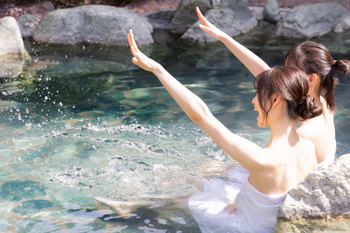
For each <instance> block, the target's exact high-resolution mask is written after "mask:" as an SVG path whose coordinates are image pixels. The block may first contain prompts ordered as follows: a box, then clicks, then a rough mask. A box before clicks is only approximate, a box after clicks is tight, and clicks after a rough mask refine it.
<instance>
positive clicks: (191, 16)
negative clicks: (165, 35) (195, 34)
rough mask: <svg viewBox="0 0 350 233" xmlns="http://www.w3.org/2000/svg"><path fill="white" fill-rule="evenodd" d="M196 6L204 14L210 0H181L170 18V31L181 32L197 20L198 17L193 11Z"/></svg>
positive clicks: (208, 7) (209, 4)
mask: <svg viewBox="0 0 350 233" xmlns="http://www.w3.org/2000/svg"><path fill="white" fill-rule="evenodd" d="M197 6H198V7H199V9H200V10H201V12H202V13H203V14H205V12H207V11H208V10H209V9H210V8H211V7H212V4H211V1H210V0H182V1H181V2H180V5H179V7H178V9H177V10H176V12H175V15H174V18H173V19H172V22H171V24H172V29H171V32H173V33H179V34H182V33H184V32H186V30H187V29H188V28H190V27H191V26H192V25H193V24H194V23H195V22H197V20H198V17H197V14H196V11H195V10H196V7H197Z"/></svg>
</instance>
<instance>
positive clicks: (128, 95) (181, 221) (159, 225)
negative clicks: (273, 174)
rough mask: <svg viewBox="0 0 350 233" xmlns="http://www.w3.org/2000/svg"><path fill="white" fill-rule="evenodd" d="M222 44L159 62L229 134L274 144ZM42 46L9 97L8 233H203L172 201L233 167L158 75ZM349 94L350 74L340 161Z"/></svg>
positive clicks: (117, 59)
mask: <svg viewBox="0 0 350 233" xmlns="http://www.w3.org/2000/svg"><path fill="white" fill-rule="evenodd" d="M215 46H217V47H215V48H214V47H208V48H207V50H204V49H198V48H195V49H194V48H185V47H182V46H179V45H175V46H174V47H173V48H172V50H171V51H170V52H169V49H162V48H154V50H153V51H156V52H153V54H151V55H152V57H158V58H159V59H161V60H162V61H163V64H165V66H166V67H167V68H168V69H169V70H170V72H171V73H173V74H174V75H175V76H176V77H177V78H178V79H179V81H181V82H182V83H183V84H185V85H186V86H187V87H188V88H189V89H191V90H192V91H194V92H195V93H196V94H198V95H199V96H200V97H201V98H202V99H203V100H204V101H205V102H206V103H207V104H208V106H209V108H210V109H211V110H212V112H213V113H214V114H215V115H216V116H217V117H218V118H219V120H221V121H222V122H223V123H224V124H225V125H226V126H227V127H229V128H230V129H231V130H233V131H234V132H236V133H238V134H240V135H242V136H244V137H246V138H248V139H251V140H253V141H255V142H257V143H258V144H260V145H262V146H263V145H265V144H266V142H267V139H268V138H269V134H268V129H258V128H257V127H256V119H255V117H256V114H255V113H254V112H253V111H252V110H253V106H252V105H251V99H252V98H253V97H254V95H255V90H254V89H253V85H252V80H253V79H252V75H250V74H249V72H248V71H247V70H246V69H245V68H244V67H243V66H242V65H241V64H240V63H239V62H238V61H237V60H236V59H234V58H233V57H232V55H230V53H228V52H227V51H226V52H225V48H223V47H220V46H219V45H215ZM32 49H33V50H32V54H31V55H32V58H33V64H32V65H31V66H30V67H29V68H28V69H27V70H25V71H23V72H22V74H21V75H20V76H19V77H18V78H17V79H15V80H5V82H4V84H3V85H2V89H1V91H2V94H1V102H0V112H1V114H0V128H1V132H2V134H1V135H0V144H1V145H2V146H1V147H0V157H1V159H0V184H1V188H0V202H1V205H0V231H9V232H52V231H56V230H58V229H61V230H62V231H65V230H66V231H69V232H94V231H96V232H102V231H105V230H108V231H109V232H119V231H126V232H158V231H159V232H176V231H184V232H186V231H187V232H198V231H199V230H198V227H197V224H196V223H195V221H194V220H193V218H192V216H191V215H190V214H188V212H187V211H186V209H181V208H178V209H173V208H170V207H169V206H168V205H167V203H168V202H170V201H171V200H173V199H174V198H175V197H176V198H178V197H185V196H186V195H188V194H189V193H191V191H192V190H193V189H194V188H195V186H196V183H197V182H198V181H200V180H201V179H202V178H203V177H207V176H224V173H223V172H224V170H225V168H226V166H225V165H226V164H231V163H232V162H233V161H232V159H230V158H229V157H228V156H227V155H226V154H225V153H224V152H223V151H222V150H220V148H218V146H216V144H215V143H213V141H212V140H211V139H210V138H208V136H207V135H206V134H205V133H204V132H203V131H201V130H200V129H198V127H197V126H195V125H194V124H193V123H192V122H191V121H190V120H189V118H188V117H187V116H186V115H185V114H184V113H183V112H182V111H181V109H180V108H179V107H178V106H177V105H176V103H175V102H174V101H173V100H172V99H171V98H170V96H169V95H168V93H167V92H166V91H165V89H164V88H163V87H162V86H161V84H160V83H159V81H158V80H157V79H156V78H155V77H153V76H152V75H151V74H150V73H147V72H144V71H140V70H138V69H136V67H135V66H133V65H131V64H130V63H131V62H130V59H129V58H130V57H129V55H126V54H129V53H126V52H125V51H124V52H120V51H119V52H118V50H117V49H116V48H97V49H96V48H94V49H95V50H94V51H87V50H88V49H89V48H87V47H85V46H83V47H81V48H80V49H78V48H75V47H70V48H68V51H64V49H62V50H61V52H57V51H60V50H57V48H54V50H53V48H46V50H45V48H43V47H35V48H34V47H33V48H32ZM65 49H67V48H65ZM148 49H149V48H148ZM146 50H147V48H146ZM53 51H55V52H53ZM62 51H64V52H62ZM96 51H97V52H96ZM101 51H102V52H101ZM257 52H258V53H261V55H263V56H270V55H269V54H270V53H269V52H266V53H264V50H261V51H260V52H259V51H257ZM62 53H63V54H62ZM116 53H117V55H116ZM91 54H92V55H91ZM264 54H265V55H264ZM281 56H283V54H279V56H275V57H273V58H269V59H270V61H271V60H275V61H281V60H282V57H281ZM342 56H343V55H342ZM108 57H109V58H110V59H108ZM123 57H125V58H124V60H123V59H122V58H123ZM274 64H276V63H274ZM277 64H278V63H277ZM271 65H273V64H271ZM348 86H349V81H348V80H347V79H346V78H345V77H340V85H339V86H338V88H337V90H336V100H337V106H338V111H337V114H336V118H335V120H336V126H337V142H338V152H339V153H345V152H348V151H349V149H348V144H347V142H348V141H349V137H350V134H349V133H348V132H350V131H349V130H347V129H348V128H349V127H350V126H349V125H348V124H347V122H349V119H348V118H349V116H350V114H349V112H348V111H349V110H348V109H350V108H349V107H350V103H349V102H348V101H347V99H349V98H348V96H347V92H346V89H347V88H348ZM13 88H18V89H19V90H21V91H17V92H11V90H13ZM93 196H104V197H108V198H113V199H117V200H126V201H131V200H136V201H137V200H153V201H154V203H155V206H153V207H151V208H139V209H138V210H137V211H136V212H135V213H134V214H133V215H131V216H128V217H121V216H119V215H118V214H116V212H115V211H113V210H112V209H110V208H109V207H107V206H105V205H102V204H99V203H97V202H96V201H95V200H94V199H93V198H92V197H93ZM160 200H161V202H160ZM157 203H158V204H159V203H163V204H162V205H160V204H159V205H156V204H157ZM157 230H158V231H157Z"/></svg>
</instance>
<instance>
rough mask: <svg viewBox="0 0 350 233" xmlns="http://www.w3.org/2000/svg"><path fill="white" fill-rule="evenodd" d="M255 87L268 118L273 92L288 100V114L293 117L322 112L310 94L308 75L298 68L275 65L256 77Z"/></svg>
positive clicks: (303, 117)
mask: <svg viewBox="0 0 350 233" xmlns="http://www.w3.org/2000/svg"><path fill="white" fill-rule="evenodd" d="M254 87H255V89H256V90H257V97H258V101H259V104H260V107H261V108H262V109H263V111H264V112H265V113H266V119H267V115H268V113H269V111H270V110H271V107H272V103H273V99H272V98H273V96H272V95H273V94H277V95H279V96H281V97H282V98H283V99H284V100H285V101H286V103H287V110H288V115H289V117H291V118H292V119H297V118H298V117H301V118H302V119H310V118H313V117H315V116H318V115H320V114H321V113H322V108H321V107H320V106H317V105H315V103H314V100H313V98H311V97H310V96H309V95H308V92H309V80H308V76H307V75H306V74H305V72H303V71H301V70H299V69H297V68H294V67H274V68H271V69H269V70H266V71H264V72H262V73H261V74H259V75H258V76H257V77H256V78H255V80H254ZM267 103H269V104H267ZM268 106H269V107H268Z"/></svg>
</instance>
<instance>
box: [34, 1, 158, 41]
mask: <svg viewBox="0 0 350 233" xmlns="http://www.w3.org/2000/svg"><path fill="white" fill-rule="evenodd" d="M129 29H133V31H134V34H135V40H136V42H137V43H138V44H139V45H143V44H151V43H153V38H152V35H151V33H152V26H151V25H150V24H149V23H148V22H147V21H146V20H145V19H144V18H143V17H142V16H141V15H139V14H137V13H135V12H133V11H131V10H128V9H126V8H117V7H113V6H106V5H86V6H80V7H75V8H68V9H60V10H55V11H52V12H50V13H49V14H47V15H46V16H45V17H44V18H43V19H42V20H41V21H40V22H39V24H38V26H37V27H36V29H35V30H34V35H33V38H34V40H35V41H37V42H44V43H51V44H76V43H82V42H84V43H92V44H106V45H117V46H125V45H127V43H128V41H127V33H128V31H129Z"/></svg>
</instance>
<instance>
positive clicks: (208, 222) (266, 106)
mask: <svg viewBox="0 0 350 233" xmlns="http://www.w3.org/2000/svg"><path fill="white" fill-rule="evenodd" d="M128 40H129V44H130V49H131V52H132V54H133V56H134V57H133V58H132V62H133V63H134V64H136V65H138V66H139V67H141V68H142V69H144V70H146V71H150V72H152V73H153V74H154V75H155V76H156V77H157V78H158V79H159V80H160V82H161V83H162V84H163V86H164V87H165V88H166V90H167V91H168V92H169V94H170V95H171V96H172V97H173V98H174V99H175V101H176V102H177V103H178V104H179V106H180V107H181V108H182V110H183V111H184V112H185V113H186V114H187V115H188V116H189V118H190V119H191V120H192V121H193V122H194V123H196V124H197V125H198V126H199V127H201V128H202V129H203V130H204V131H205V132H206V133H207V134H208V135H209V136H210V137H211V138H212V139H213V140H214V141H215V142H216V143H217V144H218V145H219V146H220V147H221V148H222V149H223V150H224V151H225V152H226V153H227V154H228V155H230V156H231V157H232V158H233V159H235V160H236V161H237V162H238V163H240V164H241V165H242V166H243V167H245V168H246V169H247V170H248V171H249V176H248V177H247V179H246V180H244V181H243V184H242V187H241V191H240V192H239V193H238V194H237V197H236V209H235V212H236V213H235V214H234V215H232V214H230V213H229V211H227V210H225V209H224V207H225V206H226V204H227V202H228V201H229V197H228V196H226V195H225V189H226V187H225V186H222V183H221V182H217V183H216V182H215V181H214V183H212V184H211V188H212V189H211V190H208V187H205V188H204V189H205V190H204V191H203V192H197V193H196V194H194V195H193V196H191V197H190V198H189V200H188V205H189V208H190V210H191V211H192V213H193V216H194V217H195V218H196V220H197V222H198V224H199V227H200V228H201V230H202V232H274V228H275V223H276V215H277V211H278V209H279V207H280V205H281V204H282V202H283V201H284V199H285V197H286V194H287V192H288V191H289V190H290V189H291V188H293V187H295V186H296V185H298V184H299V182H300V181H301V180H302V179H304V178H305V177H306V176H307V175H308V174H309V173H310V172H312V171H314V170H316V165H317V161H316V155H315V148H314V145H313V143H312V142H311V141H310V140H308V139H305V138H303V137H301V136H299V134H298V133H297V132H296V128H295V122H296V119H298V118H302V119H305V120H306V119H310V118H312V117H316V116H318V115H320V114H321V111H322V110H321V108H320V107H319V106H317V105H315V104H314V102H313V100H312V98H310V96H308V91H309V84H308V78H307V76H306V74H305V73H304V72H302V71H300V70H299V69H297V68H288V67H275V68H272V69H269V70H266V71H264V72H262V73H261V74H259V75H258V76H257V77H256V79H255V80H254V86H255V88H256V96H255V97H254V99H253V100H252V104H253V105H254V110H255V111H257V112H258V116H257V124H258V126H259V127H267V126H270V128H271V136H270V140H269V143H268V145H267V146H266V147H264V148H262V147H260V146H259V145H257V144H255V143H254V142H252V141H249V140H247V139H245V138H243V137H241V136H239V135H237V134H234V133H233V132H231V131H230V130H229V129H228V128H226V126H224V125H223V124H222V123H221V122H220V121H219V120H218V119H217V118H216V117H215V116H214V115H213V114H212V113H211V112H210V110H209V108H208V106H207V105H206V104H205V103H204V102H203V101H202V100H201V99H200V98H199V97H198V96H197V95H195V94H194V93H192V92H191V91H190V90H189V89H187V88H186V87H185V86H183V85H182V84H181V83H180V82H178V81H177V80H176V79H175V78H174V77H173V76H172V75H170V74H169V73H168V72H167V71H166V70H165V69H164V68H163V66H161V65H160V64H159V63H157V62H156V61H154V60H152V59H150V58H148V57H147V56H146V55H144V54H143V53H142V52H141V51H140V50H139V49H138V47H137V45H136V43H135V41H134V37H133V34H132V31H131V30H130V32H129V35H128ZM229 186H230V185H229ZM208 194H210V196H209V197H208ZM96 199H97V200H99V201H101V202H104V203H105V204H107V205H111V206H113V207H115V208H116V209H117V208H118V205H119V206H120V205H121V202H115V203H113V202H111V201H105V200H104V199H101V198H96ZM218 208H219V209H218ZM217 210H219V211H217Z"/></svg>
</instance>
